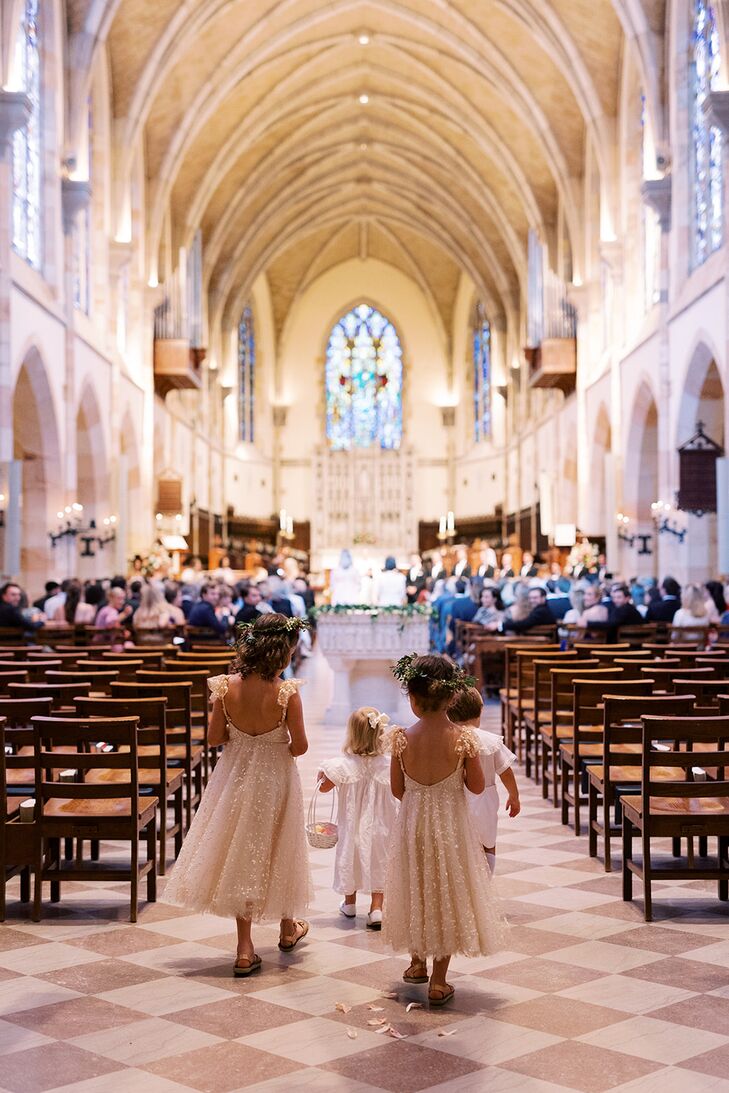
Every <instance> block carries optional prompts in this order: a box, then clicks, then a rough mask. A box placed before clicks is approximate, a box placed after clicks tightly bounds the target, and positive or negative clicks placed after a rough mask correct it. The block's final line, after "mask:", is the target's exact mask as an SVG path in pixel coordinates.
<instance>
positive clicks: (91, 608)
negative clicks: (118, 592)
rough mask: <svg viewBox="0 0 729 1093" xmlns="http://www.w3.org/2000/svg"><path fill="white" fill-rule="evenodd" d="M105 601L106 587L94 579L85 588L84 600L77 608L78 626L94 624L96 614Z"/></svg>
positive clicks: (76, 620) (76, 619)
mask: <svg viewBox="0 0 729 1093" xmlns="http://www.w3.org/2000/svg"><path fill="white" fill-rule="evenodd" d="M103 601H104V589H103V588H102V586H101V585H100V584H99V583H98V581H93V582H92V583H91V584H87V585H86V588H85V589H84V593H83V599H82V602H81V603H79V605H78V607H77V608H76V616H75V619H74V621H75V624H76V626H93V625H94V623H95V622H96V614H97V612H98V610H99V608H100V607H101V604H102V603H103Z"/></svg>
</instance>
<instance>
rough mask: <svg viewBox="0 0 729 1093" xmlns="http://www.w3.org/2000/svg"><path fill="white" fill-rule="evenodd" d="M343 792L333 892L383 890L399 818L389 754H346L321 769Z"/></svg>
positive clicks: (338, 820) (338, 819) (330, 761)
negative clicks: (393, 793)
mask: <svg viewBox="0 0 729 1093" xmlns="http://www.w3.org/2000/svg"><path fill="white" fill-rule="evenodd" d="M321 769H322V770H323V772H324V774H325V775H326V776H327V778H328V779H329V781H330V782H333V783H334V785H335V786H336V787H337V790H338V792H339V807H338V809H337V827H338V834H339V838H338V840H337V852H336V855H335V858H334V885H333V887H334V891H335V892H340V893H341V894H342V895H349V894H350V893H351V892H382V891H383V889H384V887H385V873H386V869H387V854H388V851H389V847H390V839H391V837H392V828H393V824H394V822H395V817H396V816H397V801H396V800H395V798H394V797H393V795H392V791H391V789H390V756H389V755H370V756H363V755H343V756H341V757H340V758H338V759H330V760H329V761H328V762H326V763H323V764H322V768H321Z"/></svg>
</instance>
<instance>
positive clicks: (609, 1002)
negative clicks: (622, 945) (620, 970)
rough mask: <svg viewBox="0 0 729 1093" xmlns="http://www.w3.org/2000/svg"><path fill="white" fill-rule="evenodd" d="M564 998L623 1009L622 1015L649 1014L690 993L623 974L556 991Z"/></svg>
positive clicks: (680, 999)
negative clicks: (624, 1013)
mask: <svg viewBox="0 0 729 1093" xmlns="http://www.w3.org/2000/svg"><path fill="white" fill-rule="evenodd" d="M560 994H561V995H564V997H565V998H576V999H577V1000H578V1001H583V1002H592V1003H593V1005H596V1006H607V1007H608V1008H611V1009H617V1010H625V1012H626V1013H650V1011H651V1010H655V1009H658V1008H659V1007H660V1006H670V1005H671V1004H672V1003H674V1002H682V1001H683V1000H684V999H686V998H690V997H692V994H693V992H692V991H686V990H682V989H681V988H680V987H667V986H665V985H664V984H662V983H644V982H641V981H640V980H638V979H630V978H629V977H628V976H627V975H606V976H604V977H603V978H602V979H594V980H592V981H591V982H590V983H583V984H581V985H580V986H577V987H570V988H569V989H568V990H564V991H560Z"/></svg>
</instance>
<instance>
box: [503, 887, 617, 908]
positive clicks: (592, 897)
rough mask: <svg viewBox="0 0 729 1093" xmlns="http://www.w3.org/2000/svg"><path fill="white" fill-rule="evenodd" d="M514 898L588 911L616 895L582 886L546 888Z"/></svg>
mask: <svg viewBox="0 0 729 1093" xmlns="http://www.w3.org/2000/svg"><path fill="white" fill-rule="evenodd" d="M514 898H515V899H516V900H518V901H519V903H527V904H529V903H534V904H535V905H538V906H541V907H554V908H558V909H564V910H565V911H587V910H589V909H590V908H592V907H599V906H600V905H601V904H605V903H611V902H612V901H613V898H614V897H613V896H608V895H601V894H600V893H599V892H585V891H584V890H583V889H582V888H544V889H541V890H537V891H536V892H528V893H527V894H526V895H518V896H515V897H514Z"/></svg>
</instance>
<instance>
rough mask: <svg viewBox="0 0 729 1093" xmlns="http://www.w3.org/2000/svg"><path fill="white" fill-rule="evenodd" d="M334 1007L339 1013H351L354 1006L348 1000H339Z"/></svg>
mask: <svg viewBox="0 0 729 1093" xmlns="http://www.w3.org/2000/svg"><path fill="white" fill-rule="evenodd" d="M334 1008H335V1010H337V1012H338V1013H349V1011H350V1010H351V1008H352V1007H351V1006H348V1005H347V1003H346V1002H337V1004H336V1005H335V1007H334Z"/></svg>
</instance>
